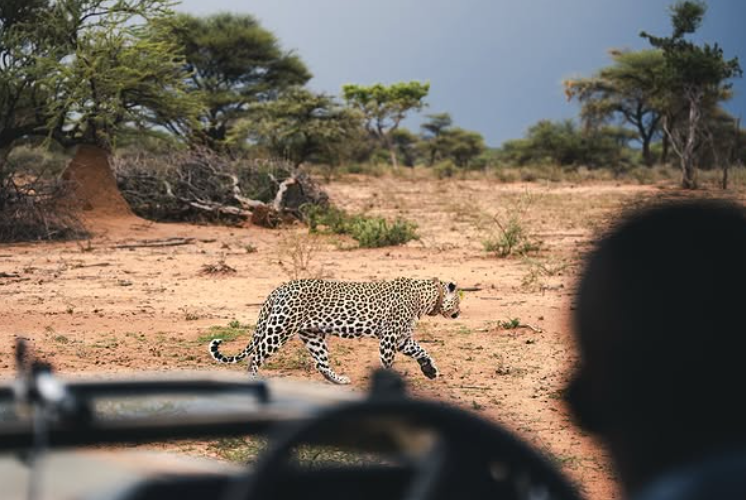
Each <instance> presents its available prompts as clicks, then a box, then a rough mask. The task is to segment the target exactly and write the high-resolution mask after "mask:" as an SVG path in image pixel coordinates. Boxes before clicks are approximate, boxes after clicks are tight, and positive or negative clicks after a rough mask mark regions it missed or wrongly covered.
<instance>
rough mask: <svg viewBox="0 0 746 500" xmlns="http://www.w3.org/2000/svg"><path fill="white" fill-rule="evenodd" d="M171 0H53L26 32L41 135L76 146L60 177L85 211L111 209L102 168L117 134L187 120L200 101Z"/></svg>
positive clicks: (112, 188)
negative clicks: (188, 76)
mask: <svg viewBox="0 0 746 500" xmlns="http://www.w3.org/2000/svg"><path fill="white" fill-rule="evenodd" d="M170 5H171V2H170V1H169V0H56V1H54V2H53V3H52V4H50V7H49V8H48V9H44V10H43V11H42V14H41V16H40V17H39V20H38V23H36V24H34V25H33V26H28V31H27V32H25V33H24V35H25V36H27V37H28V38H29V39H30V40H34V43H35V46H38V47H39V50H37V51H36V52H35V53H34V54H33V56H34V57H33V64H32V67H31V69H30V70H29V72H30V74H31V78H32V81H33V85H34V87H38V88H40V89H44V92H45V97H46V101H45V102H44V103H43V104H42V106H41V107H40V113H41V114H42V115H43V116H44V117H45V119H46V122H45V124H44V129H45V131H46V133H47V135H48V136H49V137H50V138H52V139H54V140H56V141H58V142H60V143H62V144H63V145H67V146H72V145H78V146H79V147H78V149H77V152H76V156H75V158H73V161H72V162H71V163H70V164H69V165H68V168H67V169H66V171H65V172H64V173H63V178H65V179H69V180H73V181H75V182H74V183H73V185H74V194H75V195H76V197H77V198H78V199H79V201H81V202H82V203H83V206H87V207H88V208H91V209H96V208H98V206H113V205H117V206H118V208H117V210H119V211H121V212H128V211H129V209H128V207H127V205H126V203H125V202H124V200H123V199H121V197H120V196H119V193H118V190H117V188H116V183H115V181H114V177H113V174H112V172H111V170H110V168H109V164H108V153H109V152H110V150H111V147H112V145H113V142H114V140H115V137H116V135H117V132H118V131H120V130H122V129H125V128H141V129H144V128H147V127H148V126H149V125H150V124H151V123H152V122H153V121H155V120H156V118H157V117H160V118H165V119H169V120H177V119H178V120H183V121H185V122H188V121H192V120H193V119H194V118H195V117H196V115H197V112H198V110H199V109H200V104H199V102H198V101H197V100H196V99H194V97H193V96H192V95H190V94H189V93H188V92H187V90H188V89H187V88H186V87H185V85H184V78H185V73H184V62H183V59H181V58H180V56H179V53H180V52H179V45H178V43H177V41H176V40H175V39H174V37H173V29H174V23H176V22H177V21H176V18H175V15H174V13H173V11H172V10H171V9H170Z"/></svg>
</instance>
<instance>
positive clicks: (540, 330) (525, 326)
mask: <svg viewBox="0 0 746 500" xmlns="http://www.w3.org/2000/svg"><path fill="white" fill-rule="evenodd" d="M518 328H528V329H529V330H533V331H534V332H535V333H541V332H543V331H544V330H542V329H541V328H537V327H535V326H532V325H529V324H528V323H521V324H520V325H518Z"/></svg>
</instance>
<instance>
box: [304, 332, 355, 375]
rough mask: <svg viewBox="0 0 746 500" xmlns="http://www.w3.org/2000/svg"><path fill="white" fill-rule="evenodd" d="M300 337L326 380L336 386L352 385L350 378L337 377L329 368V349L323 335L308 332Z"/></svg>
mask: <svg viewBox="0 0 746 500" xmlns="http://www.w3.org/2000/svg"><path fill="white" fill-rule="evenodd" d="M298 336H299V337H300V339H301V340H302V341H303V344H304V345H305V346H306V349H308V352H309V353H311V356H312V357H313V359H314V361H316V369H317V370H318V371H319V373H321V374H322V375H323V376H324V378H326V379H327V380H328V381H329V382H332V383H334V384H340V385H346V384H349V383H350V379H349V378H347V377H344V376H341V375H337V374H336V373H334V370H332V367H331V366H329V349H328V348H327V346H326V338H325V337H324V334H323V333H321V332H314V331H307V330H306V331H301V332H300V333H299V334H298Z"/></svg>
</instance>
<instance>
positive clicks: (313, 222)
mask: <svg viewBox="0 0 746 500" xmlns="http://www.w3.org/2000/svg"><path fill="white" fill-rule="evenodd" d="M303 214H304V218H305V220H306V223H307V224H308V228H309V230H310V231H311V232H312V233H327V234H347V235H349V236H351V237H352V238H353V239H354V240H355V241H357V242H358V243H359V245H360V246H361V247H363V248H379V247H385V246H395V245H403V244H404V243H406V242H408V241H411V240H415V239H418V238H419V236H418V235H417V225H416V224H414V223H412V222H408V221H406V220H404V219H400V218H397V219H396V220H395V221H394V222H392V223H389V222H388V221H387V220H386V219H384V218H382V217H367V216H364V215H349V214H348V213H347V212H345V211H344V210H342V209H339V208H336V207H320V206H305V207H304V208H303Z"/></svg>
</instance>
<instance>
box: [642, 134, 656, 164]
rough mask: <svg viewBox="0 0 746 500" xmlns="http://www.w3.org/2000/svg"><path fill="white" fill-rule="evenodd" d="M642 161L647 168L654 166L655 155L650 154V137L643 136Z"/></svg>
mask: <svg viewBox="0 0 746 500" xmlns="http://www.w3.org/2000/svg"><path fill="white" fill-rule="evenodd" d="M642 161H643V163H645V166H647V167H652V166H653V155H652V154H651V152H650V137H648V136H644V135H643V136H642Z"/></svg>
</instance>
